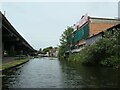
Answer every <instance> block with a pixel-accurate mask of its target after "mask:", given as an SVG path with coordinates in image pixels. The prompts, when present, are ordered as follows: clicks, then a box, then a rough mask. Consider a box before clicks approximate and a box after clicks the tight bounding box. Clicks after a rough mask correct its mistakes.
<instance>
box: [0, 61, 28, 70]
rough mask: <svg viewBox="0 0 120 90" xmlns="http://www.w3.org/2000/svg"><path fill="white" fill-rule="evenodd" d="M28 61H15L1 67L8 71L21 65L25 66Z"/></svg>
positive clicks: (0, 67)
mask: <svg viewBox="0 0 120 90" xmlns="http://www.w3.org/2000/svg"><path fill="white" fill-rule="evenodd" d="M27 61H28V60H27V59H25V60H15V61H12V62H9V63H6V64H4V65H2V66H0V69H2V70H6V69H9V68H12V67H15V66H18V65H21V64H23V63H25V62H27Z"/></svg>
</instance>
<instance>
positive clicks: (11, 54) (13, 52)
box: [8, 45, 15, 56]
mask: <svg viewBox="0 0 120 90" xmlns="http://www.w3.org/2000/svg"><path fill="white" fill-rule="evenodd" d="M8 55H9V56H15V46H14V45H11V47H10V49H9V51H8Z"/></svg>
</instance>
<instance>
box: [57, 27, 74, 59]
mask: <svg viewBox="0 0 120 90" xmlns="http://www.w3.org/2000/svg"><path fill="white" fill-rule="evenodd" d="M73 30H74V29H73V28H72V27H67V29H65V31H64V32H63V34H62V35H61V38H60V44H61V45H60V46H59V53H58V57H59V59H60V60H63V59H64V58H65V52H66V51H67V48H68V41H67V38H68V36H69V35H70V34H71V33H72V32H73Z"/></svg>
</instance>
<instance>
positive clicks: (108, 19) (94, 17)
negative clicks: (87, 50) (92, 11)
mask: <svg viewBox="0 0 120 90" xmlns="http://www.w3.org/2000/svg"><path fill="white" fill-rule="evenodd" d="M88 18H89V19H102V20H116V21H120V19H119V18H118V19H115V18H99V17H91V16H88Z"/></svg>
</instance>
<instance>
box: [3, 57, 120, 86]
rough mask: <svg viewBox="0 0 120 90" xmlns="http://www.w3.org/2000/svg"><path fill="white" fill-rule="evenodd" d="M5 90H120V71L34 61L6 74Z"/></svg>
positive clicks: (66, 63) (48, 59) (4, 80)
mask: <svg viewBox="0 0 120 90" xmlns="http://www.w3.org/2000/svg"><path fill="white" fill-rule="evenodd" d="M3 74H5V75H6V76H5V77H4V78H3V84H2V86H3V88H105V87H107V88H111V87H115V88H116V87H120V77H119V76H120V71H119V70H116V69H113V68H104V67H102V68H101V67H86V66H83V65H81V64H78V63H76V64H75V63H68V62H61V61H59V60H58V59H57V58H50V57H43V58H35V59H32V60H30V61H29V62H27V63H25V64H24V65H21V66H19V67H17V68H15V69H12V70H9V71H7V72H4V73H3Z"/></svg>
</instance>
